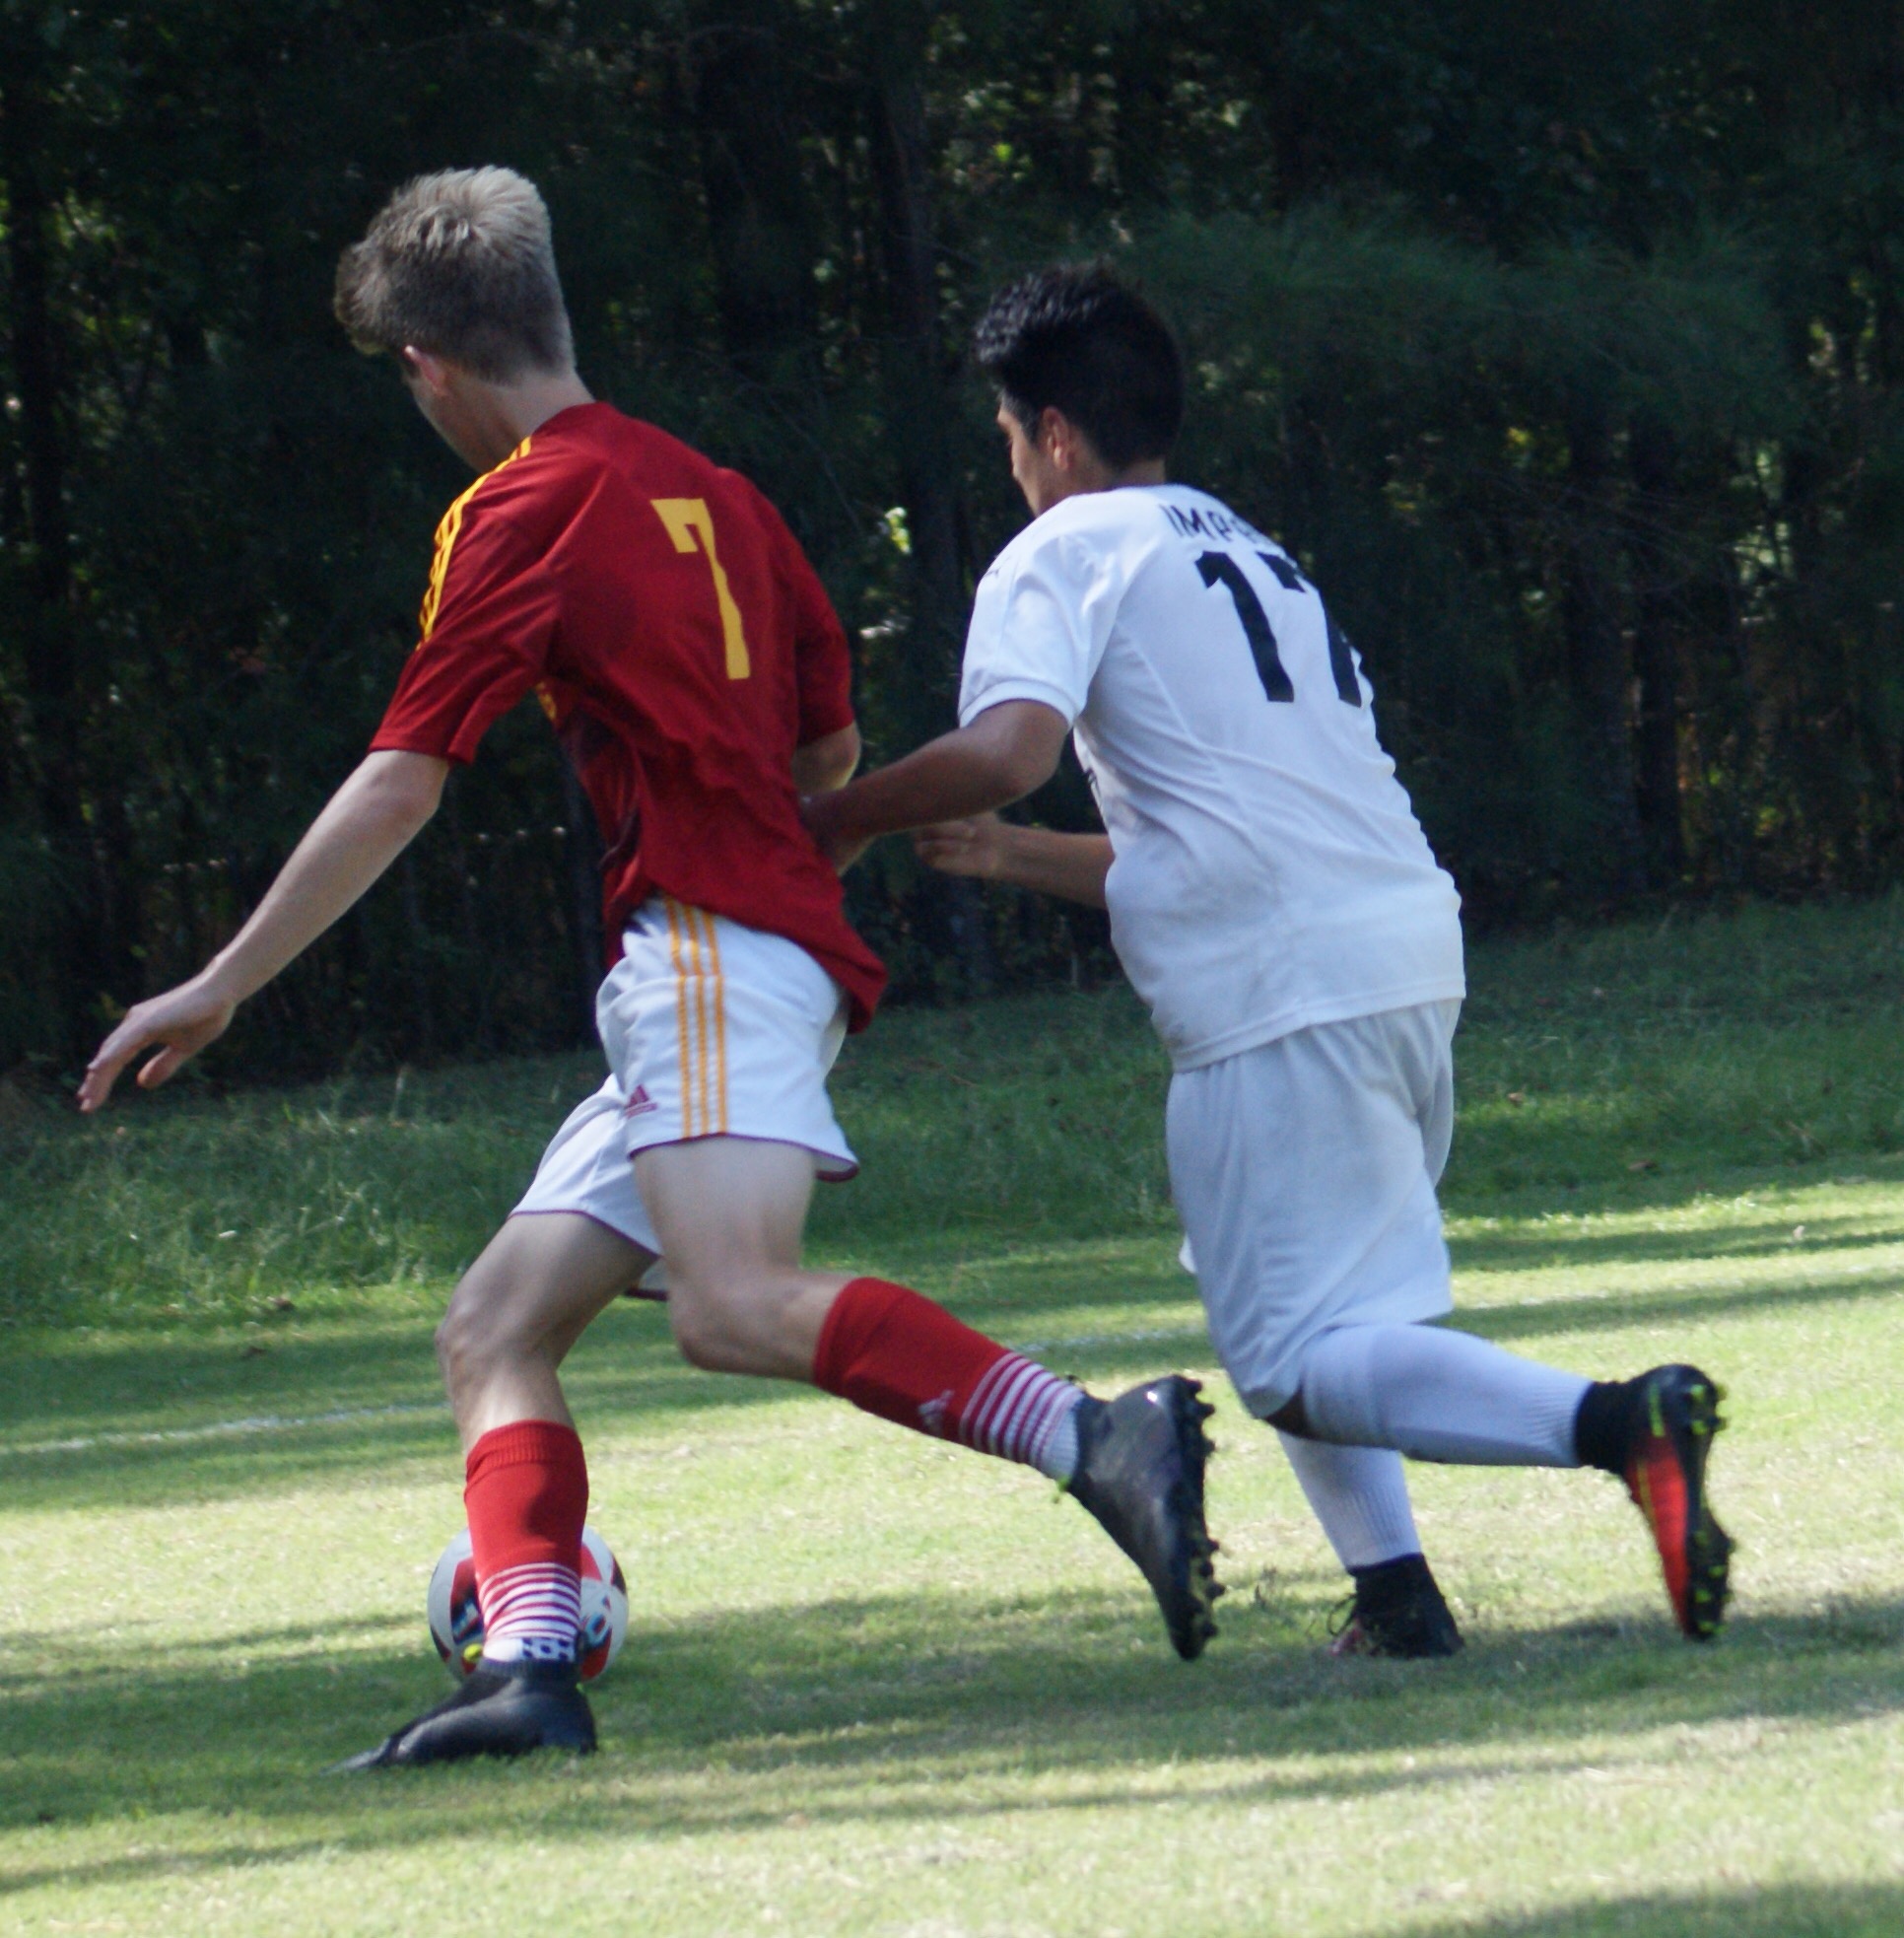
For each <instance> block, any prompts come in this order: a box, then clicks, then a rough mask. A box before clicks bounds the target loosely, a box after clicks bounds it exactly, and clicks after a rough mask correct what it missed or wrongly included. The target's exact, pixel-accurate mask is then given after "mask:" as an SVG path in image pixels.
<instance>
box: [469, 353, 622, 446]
mask: <svg viewBox="0 0 1904 1938" xmlns="http://www.w3.org/2000/svg"><path fill="white" fill-rule="evenodd" d="M470 401H471V403H472V404H473V405H474V407H475V415H476V418H477V424H476V426H475V428H476V430H477V432H478V435H479V437H480V439H481V444H482V450H481V456H482V458H483V460H484V463H485V464H486V465H488V466H494V465H497V464H500V463H502V461H503V459H504V458H506V457H507V456H508V455H509V454H510V451H512V450H514V449H515V448H516V446H517V445H519V444H520V443H521V442H522V440H523V439H524V438H526V437H528V436H529V435H530V433H531V432H534V431H539V430H540V429H541V428H542V426H543V425H545V424H546V423H548V421H549V419H550V418H552V417H554V416H555V415H556V413H557V412H558V411H565V410H569V409H572V408H573V407H574V406H575V405H577V404H588V403H593V402H594V398H593V396H592V395H591V394H590V393H589V389H588V386H587V385H586V384H585V383H584V382H582V381H581V379H580V378H578V376H577V375H576V373H575V372H574V371H573V370H565V371H553V372H550V373H548V374H546V375H543V374H541V373H538V374H537V375H535V376H533V377H526V378H524V379H522V381H520V382H518V383H485V384H483V385H482V386H481V391H480V395H478V396H473V397H472V398H471V399H470Z"/></svg>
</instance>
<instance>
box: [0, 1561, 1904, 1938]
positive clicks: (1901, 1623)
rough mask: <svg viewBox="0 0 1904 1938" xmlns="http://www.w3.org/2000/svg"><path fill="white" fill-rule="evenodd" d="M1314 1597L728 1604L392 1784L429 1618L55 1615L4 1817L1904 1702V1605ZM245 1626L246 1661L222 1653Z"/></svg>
mask: <svg viewBox="0 0 1904 1938" xmlns="http://www.w3.org/2000/svg"><path fill="white" fill-rule="evenodd" d="M1302 1614H1303V1611H1301V1610H1300V1609H1297V1608H1292V1607H1290V1606H1287V1605H1282V1604H1272V1605H1271V1606H1270V1607H1268V1608H1266V1609H1252V1608H1250V1607H1248V1606H1246V1608H1245V1609H1243V1610H1241V1611H1239V1612H1238V1614H1237V1616H1236V1617H1234V1618H1232V1620H1231V1622H1230V1624H1229V1626H1228V1629H1227V1631H1226V1634H1225V1636H1224V1637H1223V1639H1222V1641H1221V1642H1220V1643H1219V1644H1218V1646H1217V1647H1216V1648H1215V1649H1213V1650H1212V1652H1211V1653H1210V1654H1209V1655H1208V1656H1207V1657H1205V1659H1204V1660H1203V1661H1202V1662H1200V1663H1198V1664H1196V1665H1193V1666H1187V1665H1184V1664H1180V1663H1178V1662H1176V1661H1174V1660H1173V1659H1172V1658H1170V1656H1169V1655H1168V1653H1167V1652H1166V1650H1165V1649H1164V1646H1163V1643H1162V1641H1161V1639H1160V1638H1159V1637H1158V1636H1157V1635H1156V1633H1155V1632H1154V1627H1155V1625H1154V1617H1153V1615H1152V1613H1151V1611H1150V1610H1149V1609H1148V1607H1147V1604H1146V1603H1145V1600H1144V1597H1143V1593H1142V1590H1141V1589H1140V1588H1135V1587H1133V1588H1132V1590H1131V1591H1129V1592H1127V1593H1112V1592H1103V1591H1098V1592H1067V1593H1063V1594H1057V1595H1052V1596H1049V1597H1031V1598H1023V1599H1018V1600H1013V1601H1000V1602H990V1603H986V1602H982V1601H978V1600H976V1599H973V1598H966V1597H958V1596H953V1595H942V1596H936V1597H926V1596H907V1597H897V1596H895V1597H887V1598H872V1597H866V1598H858V1599H852V1600H837V1601H833V1602H828V1603H823V1604H818V1605H804V1606H802V1605H794V1606H782V1607H778V1608H770V1609H758V1610H749V1611H732V1612H726V1613H723V1614H719V1615H715V1616H712V1617H710V1618H708V1619H706V1620H701V1621H695V1622H681V1623H677V1624H672V1625H669V1626H665V1627H648V1628H646V1629H642V1628H639V1627H638V1629H637V1630H636V1632H634V1633H633V1634H632V1635H631V1637H630V1640H629V1644H628V1648H627V1652H626V1653H625V1655H624V1657H623V1659H622V1661H621V1662H620V1663H618V1664H617V1666H616V1668H615V1670H614V1671H613V1672H612V1673H611V1674H610V1676H609V1677H607V1678H605V1679H604V1681H603V1682H602V1684H600V1685H599V1686H598V1689H597V1692H596V1698H595V1699H596V1708H597V1713H598V1716H599V1719H600V1724H601V1731H602V1738H603V1743H604V1753H603V1755H602V1756H601V1757H599V1758H598V1759H595V1760H593V1761H592V1762H590V1763H587V1764H583V1765H572V1764H569V1763H566V1762H555V1761H546V1762H545V1761H542V1760H537V1762H536V1763H535V1764H534V1765H516V1766H512V1767H498V1766H494V1765H480V1766H475V1767H467V1766H466V1767H460V1768H454V1769H445V1770H430V1771H418V1772H391V1773H388V1774H385V1775H379V1776H374V1777H370V1778H367V1779H332V1778H325V1777H323V1776H322V1775H321V1774H320V1772H321V1770H322V1768H323V1766H324V1765H327V1764H328V1763H330V1762H331V1761H332V1760H333V1759H335V1758H338V1757H341V1756H344V1755H346V1754H348V1753H350V1752H351V1751H353V1750H356V1749H359V1748H361V1747H363V1746H364V1745H366V1744H368V1743H371V1742H374V1741H375V1740H376V1739H377V1738H378V1737H379V1736H380V1735H381V1734H383V1732H384V1731H386V1730H387V1729H389V1728H390V1727H391V1726H392V1725H393V1724H394V1723H396V1722H397V1721H399V1720H400V1719H401V1718H402V1717H404V1716H406V1715H408V1714H411V1713H414V1712H415V1711H416V1710H418V1709H419V1708H421V1707H423V1706H426V1705H427V1704H428V1703H430V1702H432V1701H434V1700H435V1699H437V1697H438V1696H440V1695H441V1694H442V1689H443V1684H442V1679H441V1675H440V1672H439V1671H438V1670H437V1668H436V1665H435V1664H434V1662H432V1661H431V1660H430V1659H429V1657H428V1655H427V1654H426V1652H425V1651H424V1650H423V1649H422V1648H421V1647H420V1646H419V1645H418V1644H417V1643H416V1641H415V1640H414V1639H413V1638H412V1636H411V1634H410V1633H409V1629H408V1625H407V1624H404V1625H398V1624H385V1625H378V1624H374V1623H366V1624H362V1625H359V1644H360V1645H359V1646H358V1647H357V1648H355V1649H353V1650H352V1651H351V1652H350V1653H349V1654H347V1655H344V1656H338V1655H335V1654H327V1653H322V1652H319V1651H320V1650H321V1648H322V1645H323V1643H324V1642H325V1641H326V1640H327V1639H330V1640H334V1639H335V1635H334V1632H333V1631H330V1630H321V1631H320V1630H317V1629H313V1628H309V1627H285V1628H282V1629H277V1630H273V1631H267V1632H264V1633H259V1634H250V1635H246V1636H244V1637H242V1638H234V1637H227V1638H223V1640H222V1642H220V1643H207V1644H206V1645H204V1646H203V1647H201V1648H199V1649H196V1650H194V1649H168V1650H166V1651H164V1652H163V1653H162V1654H158V1655H156V1656H152V1657H149V1656H146V1655H142V1654H137V1653H136V1652H135V1651H133V1650H128V1651H126V1652H125V1653H124V1654H123V1655H122V1656H120V1657H119V1658H118V1659H116V1660H114V1659H111V1658H108V1659H107V1660H105V1661H103V1662H102V1661H101V1659H100V1656H99V1653H98V1651H97V1650H96V1649H93V1650H89V1649H85V1648H82V1647H76V1646H75V1645H73V1644H71V1643H70V1642H63V1641H62V1640H61V1638H60V1637H58V1636H41V1637H37V1638H28V1641H27V1652H28V1654H29V1657H30V1660H31V1662H32V1665H33V1669H34V1673H33V1674H31V1675H29V1674H23V1673H19V1672H17V1671H16V1672H15V1673H13V1674H11V1675H10V1677H9V1680H8V1686H7V1688H6V1690H5V1696H6V1701H5V1719H4V1726H3V1727H4V1735H5V1739H6V1741H5V1745H4V1747H5V1749H6V1751H7V1753H8V1754H7V1755H6V1757H5V1758H4V1759H0V1769H3V1770H4V1774H0V1826H7V1827H24V1826H33V1825H40V1824H59V1825H67V1826H95V1827H97V1826H102V1825H112V1824H117V1823H121V1822H127V1821H130V1820H135V1819H152V1818H160V1817H178V1816H180V1815H184V1816H189V1817H192V1818H194V1819H198V1820H203V1819H207V1818H211V1819H216V1818H219V1817H221V1816H225V1815H229V1814H232V1813H237V1814H238V1816H239V1817H241V1818H242V1819H243V1820H244V1829H243V1832H242V1834H241V1835H240V1834H238V1833H235V1834H234V1836H233V1840H232V1841H231V1843H230V1844H229V1846H227V1847H224V1848H221V1849H217V1850H212V1851H207V1852H203V1853H200V1854H180V1855H177V1856H175V1857H172V1858H170V1859H169V1860H168V1862H169V1863H170V1865H171V1866H172V1867H173V1868H187V1869H189V1868H196V1867H204V1868H213V1867H217V1866H220V1865H224V1864H234V1865H247V1864H254V1863H258V1862H275V1861H284V1859H285V1858H287V1857H288V1856H293V1855H297V1854H299V1853H301V1852H302V1851H306V1850H309V1849H312V1848H315V1847H317V1846H318V1845H319V1844H321V1845H323V1846H326V1847H328V1848H331V1849H337V1848H339V1847H343V1848H353V1849H377V1848H393V1847H401V1846H406V1845H417V1844H424V1843H429V1842H432V1841H436V1840H439V1839H442V1838H443V1837H445V1836H456V1835H460V1834H463V1833H464V1831H465V1830H466V1828H467V1825H468V1823H469V1822H470V1821H471V1816H470V1813H471V1812H472V1811H474V1812H476V1813H477V1815H478V1816H479V1817H480V1821H481V1823H482V1825H483V1834H484V1835H485V1836H488V1837H495V1838H521V1839H526V1840H531V1841H533V1840H538V1839H541V1838H545V1837H547V1836H549V1835H551V1834H560V1835H562V1836H564V1837H570V1838H580V1839H585V1838H589V1837H602V1838H618V1837H620V1838H625V1837H630V1836H636V1837H644V1836H645V1837H649V1838H667V1837H681V1836H696V1835H704V1834H730V1833H736V1832H744V1831H749V1830H760V1829H771V1828H773V1827H774V1826H776V1825H778V1824H780V1823H781V1822H782V1821H783V1820H784V1817H785V1814H786V1813H787V1811H788V1810H789V1809H792V1808H795V1807H797V1808H798V1810H799V1811H800V1812H801V1813H802V1815H803V1817H804V1818H805V1819H806V1820H808V1821H811V1822H814V1823H821V1824H828V1823H831V1824H838V1825H852V1824H868V1825H870V1824H880V1823H884V1824H892V1823H911V1822H915V1821H918V1822H934V1823H942V1822H945V1821H948V1820H965V1821H975V1822H976V1821H983V1820H986V1819H989V1818H993V1817H997V1816H1000V1815H1008V1814H1012V1813H1021V1812H1026V1811H1035V1812H1047V1811H1085V1810H1089V1809H1092V1808H1095V1807H1098V1806H1101V1805H1124V1804H1130V1803H1136V1802H1140V1801H1143V1800H1145V1799H1150V1798H1154V1797H1156V1796H1157V1795H1158V1794H1159V1787H1158V1786H1159V1780H1160V1779H1159V1772H1160V1771H1167V1772H1168V1793H1169V1794H1171V1795H1173V1796H1177V1797H1184V1798H1198V1799H1204V1800H1208V1801H1211V1802H1227V1803H1241V1804H1245V1805H1273V1804H1275V1803H1278V1802H1284V1801H1293V1800H1300V1799H1318V1798H1321V1799H1344V1800H1346V1799H1354V1798H1359V1797H1370V1796H1387V1795H1391V1794H1394V1795H1396V1796H1397V1797H1399V1796H1401V1795H1405V1794H1412V1795H1414V1796H1416V1797H1417V1798H1422V1799H1425V1798H1426V1797H1428V1796H1432V1795H1433V1794H1434V1793H1435V1792H1436V1791H1437V1790H1438V1789H1440V1788H1443V1787H1445V1786H1448V1785H1461V1784H1468V1783H1475V1782H1487V1781H1495V1780H1513V1779H1516V1778H1521V1777H1526V1778H1528V1779H1530V1780H1535V1779H1541V1778H1548V1777H1553V1776H1556V1775H1564V1774H1566V1773H1568V1772H1570V1771H1573V1770H1576V1769H1580V1768H1583V1767H1587V1766H1589V1765H1592V1766H1595V1767H1600V1768H1604V1767H1606V1766H1609V1765H1620V1764H1621V1763H1623V1762H1626V1761H1629V1760H1632V1759H1636V1758H1638V1759H1644V1758H1646V1757H1647V1756H1649V1755H1650V1754H1651V1752H1650V1750H1649V1749H1648V1748H1647V1747H1646V1745H1645V1742H1644V1739H1647V1738H1650V1737H1653V1736H1655V1735H1656V1734H1657V1733H1658V1732H1660V1731H1663V1730H1674V1729H1685V1728H1699V1727H1704V1726H1711V1725H1721V1724H1725V1723H1729V1722H1736V1721H1738V1720H1741V1719H1744V1718H1770V1719H1775V1720H1776V1719H1793V1720H1804V1721H1809V1722H1825V1723H1848V1722H1852V1721H1856V1720H1858V1719H1863V1718H1870V1717H1873V1716H1880V1717H1882V1716H1888V1717H1891V1718H1895V1717H1896V1716H1897V1715H1898V1714H1899V1712H1900V1711H1904V1652H1901V1651H1900V1646H1899V1645H1900V1643H1901V1642H1904V1601H1899V1600H1872V1601H1869V1602H1856V1603H1846V1604H1844V1605H1842V1606H1840V1607H1838V1608H1837V1609H1835V1610H1833V1611H1832V1612H1829V1613H1827V1614H1825V1615H1823V1616H1820V1617H1816V1618H1799V1617H1789V1616H1774V1617H1766V1618H1756V1619H1746V1620H1742V1621H1740V1622H1738V1623H1737V1624H1735V1625H1734V1628H1733V1629H1732V1630H1730V1631H1729V1633H1728V1637H1727V1639H1726V1641H1725V1642H1724V1643H1723V1644H1722V1645H1721V1646H1720V1647H1718V1648H1715V1649H1710V1650H1692V1649H1688V1648H1687V1647H1686V1646H1685V1645H1684V1644H1682V1643H1679V1642H1677V1641H1676V1640H1674V1639H1671V1638H1669V1637H1668V1636H1667V1635H1666V1633H1665V1631H1664V1629H1663V1628H1662V1629H1660V1630H1640V1629H1635V1630H1633V1631H1630V1632H1629V1631H1624V1630H1621V1629H1617V1628H1613V1629H1610V1630H1609V1627H1608V1626H1607V1625H1581V1626H1579V1627H1574V1628H1562V1629H1557V1630H1540V1631H1533V1630H1516V1629H1505V1628H1496V1629H1489V1628H1486V1627H1478V1628H1476V1629H1475V1630H1474V1632H1473V1635H1472V1639H1471V1643H1470V1648H1469V1650H1468V1653H1467V1654H1466V1655H1465V1656H1463V1657H1462V1658H1461V1659H1460V1660H1458V1661H1456V1662H1452V1663H1447V1664H1436V1665H1432V1666H1429V1665H1405V1664H1394V1663H1375V1662H1367V1661H1351V1662H1335V1661H1332V1660H1330V1659H1329V1658H1328V1657H1327V1656H1326V1655H1325V1654H1323V1653H1322V1652H1321V1651H1320V1649H1319V1648H1318V1647H1317V1645H1316V1643H1315V1641H1314V1640H1313V1638H1312V1637H1311V1636H1310V1634H1309V1633H1308V1632H1306V1631H1307V1623H1306V1622H1305V1621H1304V1620H1302V1619H1301V1617H1302ZM379 1627H382V1628H384V1629H385V1630H386V1631H387V1632H386V1634H385V1636H384V1637H383V1639H382V1640H381V1641H378V1640H377V1638H376V1631H377V1629H378V1628H379ZM218 1646H222V1647H223V1648H224V1649H226V1650H227V1651H228V1653H227V1655H226V1657H225V1659H224V1660H222V1661H213V1660H208V1659H206V1658H207V1657H208V1656H209V1654H210V1652H211V1650H212V1649H213V1648H214V1647H218ZM238 1650H244V1651H249V1652H250V1654H249V1660H248V1664H247V1661H246V1660H245V1659H242V1658H241V1657H240V1656H239V1655H238V1654H237V1653H235V1652H236V1651H238ZM274 1651H275V1652H276V1659H272V1657H273V1653H274ZM1053 1779H1055V1780H1053ZM485 1799H487V1800H488V1801H487V1806H485V1803H484V1801H483V1800H485ZM498 1803H506V1804H507V1808H505V1809H497V1808H496V1807H495V1806H496V1805H497V1804H498ZM260 1837H262V1838H263V1839H264V1840H265V1841H264V1842H263V1843H262V1844H261V1843H260V1841H259V1839H260ZM281 1838H282V1839H285V1841H280V1839H281ZM14 1857H15V1863H14V1867H13V1869H12V1870H11V1873H10V1875H9V1877H8V1878H7V1880H6V1881H5V1883H4V1885H0V1889H5V1890H11V1891H13V1892H20V1891H25V1890H31V1889H33V1888H34V1887H36V1886H40V1885H47V1884H54V1883H57V1884H61V1885H64V1886H76V1885H83V1884H86V1883H90V1882H99V1881H102V1880H104V1879H109V1878H112V1877H115V1876H121V1875H126V1874H128V1869H129V1866H130V1865H131V1863H132V1860H131V1859H129V1858H126V1857H119V1856H113V1857H108V1858H103V1859H99V1860H92V1859H84V1860H78V1861H74V1862H70V1863H60V1862H58V1861H49V1862H45V1863H34V1862H33V1861H32V1852H31V1848H30V1847H29V1846H24V1845H20V1844H18V1843H16V1845H15V1846H14ZM144 1861H147V1862H148V1865H149V1860H144ZM1583 1915H1584V1913H1583ZM1486 1928H1487V1929H1497V1928H1498V1929H1499V1930H1501V1931H1503V1932H1506V1931H1510V1930H1519V1929H1521V1928H1522V1927H1520V1926H1518V1925H1513V1924H1505V1925H1501V1926H1499V1927H1494V1926H1490V1927H1486ZM1542 1928H1545V1927H1542ZM1554 1928H1557V1929H1560V1930H1573V1929H1576V1928H1577V1929H1579V1930H1580V1931H1582V1932H1588V1931H1597V1930H1599V1929H1601V1928H1602V1927H1601V1926H1599V1925H1595V1924H1591V1923H1583V1924H1581V1925H1579V1926H1578V1927H1575V1926H1572V1925H1560V1926H1557V1927H1554ZM1604 1928H1606V1929H1609V1930H1619V1929H1624V1928H1626V1927H1622V1926H1620V1925H1618V1924H1614V1925H1610V1926H1606V1927H1604ZM1633 1928H1634V1929H1637V1930H1641V1931H1653V1930H1658V1931H1666V1930H1668V1929H1670V1928H1671V1927H1668V1926H1665V1925H1640V1926H1635V1927H1633ZM1695 1928H1703V1927H1695ZM1716 1928H1717V1927H1715V1929H1716ZM1771 1928H1772V1927H1760V1926H1749V1927H1747V1929H1754V1930H1756V1929H1771ZM1799 1928H1800V1929H1804V1928H1806V1927H1799Z"/></svg>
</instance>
